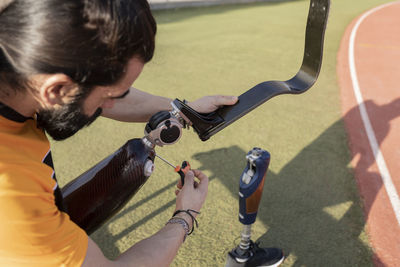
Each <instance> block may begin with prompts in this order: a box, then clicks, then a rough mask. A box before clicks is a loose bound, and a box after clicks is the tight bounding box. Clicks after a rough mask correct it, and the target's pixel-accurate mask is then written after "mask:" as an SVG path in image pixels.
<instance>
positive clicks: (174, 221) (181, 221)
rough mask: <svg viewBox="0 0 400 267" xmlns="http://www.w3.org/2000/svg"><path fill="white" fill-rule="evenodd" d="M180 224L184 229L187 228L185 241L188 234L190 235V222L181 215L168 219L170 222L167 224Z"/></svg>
mask: <svg viewBox="0 0 400 267" xmlns="http://www.w3.org/2000/svg"><path fill="white" fill-rule="evenodd" d="M167 224H180V225H181V226H182V227H183V229H184V230H185V236H184V237H183V242H185V240H186V236H188V235H189V224H188V222H187V221H186V220H185V219H183V218H180V217H172V218H171V219H169V220H168V222H167V223H166V224H165V225H167Z"/></svg>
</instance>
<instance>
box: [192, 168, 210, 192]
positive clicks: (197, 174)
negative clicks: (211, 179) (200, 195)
mask: <svg viewBox="0 0 400 267" xmlns="http://www.w3.org/2000/svg"><path fill="white" fill-rule="evenodd" d="M192 171H193V174H194V176H195V177H197V178H198V179H199V180H200V183H199V185H198V188H199V189H205V190H207V188H208V177H207V175H205V174H204V173H202V172H201V171H199V170H192Z"/></svg>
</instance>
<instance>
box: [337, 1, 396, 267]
mask: <svg viewBox="0 0 400 267" xmlns="http://www.w3.org/2000/svg"><path fill="white" fill-rule="evenodd" d="M337 72H338V78H339V85H340V88H341V100H342V112H343V116H344V117H343V118H344V122H345V126H346V130H347V133H348V138H349V146H350V149H351V153H352V156H353V159H352V166H353V167H354V170H355V176H356V180H357V184H358V187H359V191H360V195H361V197H362V199H363V203H364V212H365V218H366V224H367V232H368V235H369V238H370V241H371V244H372V247H373V249H374V263H375V265H376V266H390V267H392V266H393V267H394V266H400V199H399V192H400V85H399V81H400V1H396V2H392V3H389V4H385V5H382V6H379V7H377V8H374V9H372V10H370V11H368V12H366V13H364V14H362V15H361V16H360V17H358V18H356V19H355V20H354V21H353V22H352V23H351V24H350V25H349V27H348V28H347V30H346V33H345V35H344V37H343V39H342V43H341V47H340V50H339V53H338V65H337Z"/></svg>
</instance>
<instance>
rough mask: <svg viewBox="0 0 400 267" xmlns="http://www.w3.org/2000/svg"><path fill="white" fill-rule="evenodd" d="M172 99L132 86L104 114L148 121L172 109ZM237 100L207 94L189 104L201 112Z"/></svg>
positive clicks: (123, 118)
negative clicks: (161, 112)
mask: <svg viewBox="0 0 400 267" xmlns="http://www.w3.org/2000/svg"><path fill="white" fill-rule="evenodd" d="M171 101H172V99H170V98H166V97H162V96H156V95H152V94H149V93H146V92H143V91H140V90H138V89H136V88H133V87H132V88H131V89H130V91H129V94H127V95H126V96H125V97H124V98H122V99H117V100H115V104H114V106H113V107H112V108H110V109H104V110H103V114H102V115H103V116H104V117H107V118H110V119H114V120H118V121H125V122H147V121H148V120H149V119H150V117H151V116H152V115H153V114H155V113H157V112H158V111H161V110H171V109H172V107H171ZM236 101H237V97H236V96H223V95H215V96H205V97H202V98H200V99H197V100H195V101H193V102H189V103H188V105H189V106H190V107H192V108H193V109H194V110H196V111H197V112H200V113H209V112H212V111H215V110H216V109H218V108H219V107H220V106H223V105H233V104H235V103H236Z"/></svg>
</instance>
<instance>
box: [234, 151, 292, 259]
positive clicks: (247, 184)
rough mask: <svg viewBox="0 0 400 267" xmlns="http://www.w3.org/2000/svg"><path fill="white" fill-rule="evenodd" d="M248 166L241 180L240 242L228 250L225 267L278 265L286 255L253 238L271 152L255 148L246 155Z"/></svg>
mask: <svg viewBox="0 0 400 267" xmlns="http://www.w3.org/2000/svg"><path fill="white" fill-rule="evenodd" d="M246 159H247V166H246V168H245V169H244V171H243V174H242V176H241V177H240V182H239V221H240V222H241V223H242V224H243V231H242V234H241V240H240V244H239V245H238V246H237V247H236V248H234V249H232V250H231V251H230V252H229V253H228V259H227V263H226V267H256V266H271V267H275V266H279V265H280V264H281V263H282V262H283V260H284V258H285V257H284V255H283V252H282V250H281V249H279V248H261V247H259V245H258V243H255V242H253V241H252V240H251V226H252V224H253V223H254V222H255V221H256V217H257V212H258V206H259V204H260V200H261V196H262V192H263V187H264V181H265V176H266V173H267V170H268V166H269V161H270V154H269V153H268V152H267V151H265V150H262V149H260V148H253V149H252V150H251V151H249V153H247V155H246Z"/></svg>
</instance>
